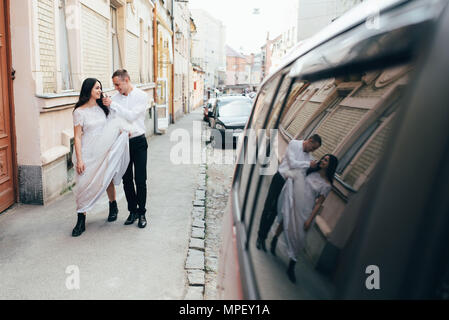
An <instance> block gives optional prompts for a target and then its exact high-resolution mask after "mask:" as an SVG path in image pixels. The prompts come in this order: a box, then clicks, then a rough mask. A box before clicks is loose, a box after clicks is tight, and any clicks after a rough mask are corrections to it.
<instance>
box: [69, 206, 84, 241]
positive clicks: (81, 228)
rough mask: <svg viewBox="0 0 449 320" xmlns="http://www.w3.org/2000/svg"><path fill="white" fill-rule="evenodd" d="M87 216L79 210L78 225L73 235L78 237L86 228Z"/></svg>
mask: <svg viewBox="0 0 449 320" xmlns="http://www.w3.org/2000/svg"><path fill="white" fill-rule="evenodd" d="M85 223H86V216H85V214H84V213H82V212H78V220H77V221H76V226H75V228H73V231H72V237H78V236H79V235H81V233H83V232H84V230H86V225H85Z"/></svg>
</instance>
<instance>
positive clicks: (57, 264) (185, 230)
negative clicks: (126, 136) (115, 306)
mask: <svg viewBox="0 0 449 320" xmlns="http://www.w3.org/2000/svg"><path fill="white" fill-rule="evenodd" d="M201 118H202V113H201V110H200V109H197V110H195V111H193V113H191V114H188V115H186V116H184V117H183V118H182V119H180V120H179V121H178V122H177V123H176V124H175V125H171V126H170V127H169V129H168V131H167V133H166V134H164V135H162V136H154V137H152V138H151V139H150V140H149V149H148V178H149V179H148V181H147V183H148V197H147V220H148V225H147V227H146V228H145V229H140V228H138V227H137V222H135V223H134V225H130V226H125V225H123V223H124V222H125V220H126V218H127V216H128V212H127V206H126V199H125V197H124V193H123V187H122V185H120V186H118V188H117V200H118V201H117V202H118V206H119V215H118V219H117V220H116V221H115V222H112V223H111V222H107V221H106V220H107V216H108V204H107V201H108V200H107V197H106V195H104V196H103V197H102V198H101V199H100V200H99V202H98V203H97V205H96V206H95V208H94V210H93V211H92V212H91V213H88V215H87V219H86V231H85V232H84V233H83V234H82V235H81V236H80V237H77V238H74V237H72V236H71V232H72V229H73V227H74V226H75V223H76V211H75V200H74V196H73V193H72V192H70V193H68V194H65V195H64V196H62V197H61V198H60V199H58V200H57V201H55V202H53V203H51V204H50V205H47V206H31V205H20V204H19V205H17V206H16V207H15V208H13V209H10V210H8V211H6V212H4V213H2V214H0V299H183V298H184V296H185V294H186V292H187V286H188V283H187V276H186V271H185V270H184V265H185V261H186V255H187V250H188V246H189V238H190V230H191V212H192V208H193V203H192V201H193V199H194V196H195V189H196V187H197V181H198V175H199V164H189V165H173V164H172V163H171V161H170V149H171V146H173V145H175V144H177V142H176V141H175V142H170V134H171V132H173V130H175V129H179V128H182V129H186V130H188V131H189V132H190V136H191V139H192V129H193V126H192V122H193V121H201ZM190 152H193V148H190ZM77 270H79V279H80V282H79V289H67V286H66V282H68V283H69V287H70V284H71V283H72V284H73V283H74V282H71V281H70V280H71V279H73V278H74V276H75V275H76V272H77Z"/></svg>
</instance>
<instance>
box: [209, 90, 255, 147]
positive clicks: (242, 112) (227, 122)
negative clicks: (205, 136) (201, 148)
mask: <svg viewBox="0 0 449 320" xmlns="http://www.w3.org/2000/svg"><path fill="white" fill-rule="evenodd" d="M242 98H244V99H242ZM223 102H226V103H223ZM251 109H252V101H251V99H247V98H246V97H240V99H235V101H232V100H231V101H230V100H227V99H226V100H225V101H223V100H221V101H220V100H218V101H217V105H216V107H215V108H214V110H213V112H212V116H211V117H210V120H211V127H212V132H211V140H212V144H213V145H214V146H219V145H221V146H222V147H225V146H226V145H229V144H231V143H232V145H233V146H234V145H235V144H236V142H237V140H238V137H239V136H240V134H241V133H242V131H243V129H244V128H245V125H246V122H247V121H248V118H249V116H250V114H251Z"/></svg>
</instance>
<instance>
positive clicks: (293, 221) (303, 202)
mask: <svg viewBox="0 0 449 320" xmlns="http://www.w3.org/2000/svg"><path fill="white" fill-rule="evenodd" d="M306 171H307V169H304V168H302V169H293V170H288V171H287V172H286V178H287V181H286V182H285V184H284V187H283V188H282V191H281V193H280V195H279V200H278V221H279V220H282V223H283V229H284V238H285V242H286V244H287V254H288V256H289V258H290V259H292V260H294V261H296V259H297V257H298V255H299V252H300V251H301V249H302V248H303V247H304V239H305V236H306V231H305V230H304V223H305V222H306V221H307V220H308V219H309V218H310V215H311V214H312V210H313V207H314V205H315V200H316V198H318V197H319V196H320V195H323V196H325V197H326V196H327V195H328V194H329V192H330V191H331V189H332V187H331V185H330V184H329V183H328V182H327V181H326V180H324V179H323V178H322V177H321V176H320V174H319V173H318V172H313V173H311V174H309V175H308V176H306ZM314 223H315V219H314V220H313V221H312V224H311V226H310V227H312V226H313V225H314Z"/></svg>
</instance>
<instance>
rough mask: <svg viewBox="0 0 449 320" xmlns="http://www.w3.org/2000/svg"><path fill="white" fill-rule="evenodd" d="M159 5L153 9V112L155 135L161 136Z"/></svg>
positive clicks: (155, 5)
mask: <svg viewBox="0 0 449 320" xmlns="http://www.w3.org/2000/svg"><path fill="white" fill-rule="evenodd" d="M157 28H158V27H157V4H156V3H154V8H153V79H154V80H153V81H154V83H155V85H156V86H155V87H154V89H153V97H154V101H155V103H154V106H153V112H154V117H153V119H154V134H155V135H161V134H162V133H161V132H160V131H159V128H158V120H157V74H158V60H159V56H158V32H157Z"/></svg>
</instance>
